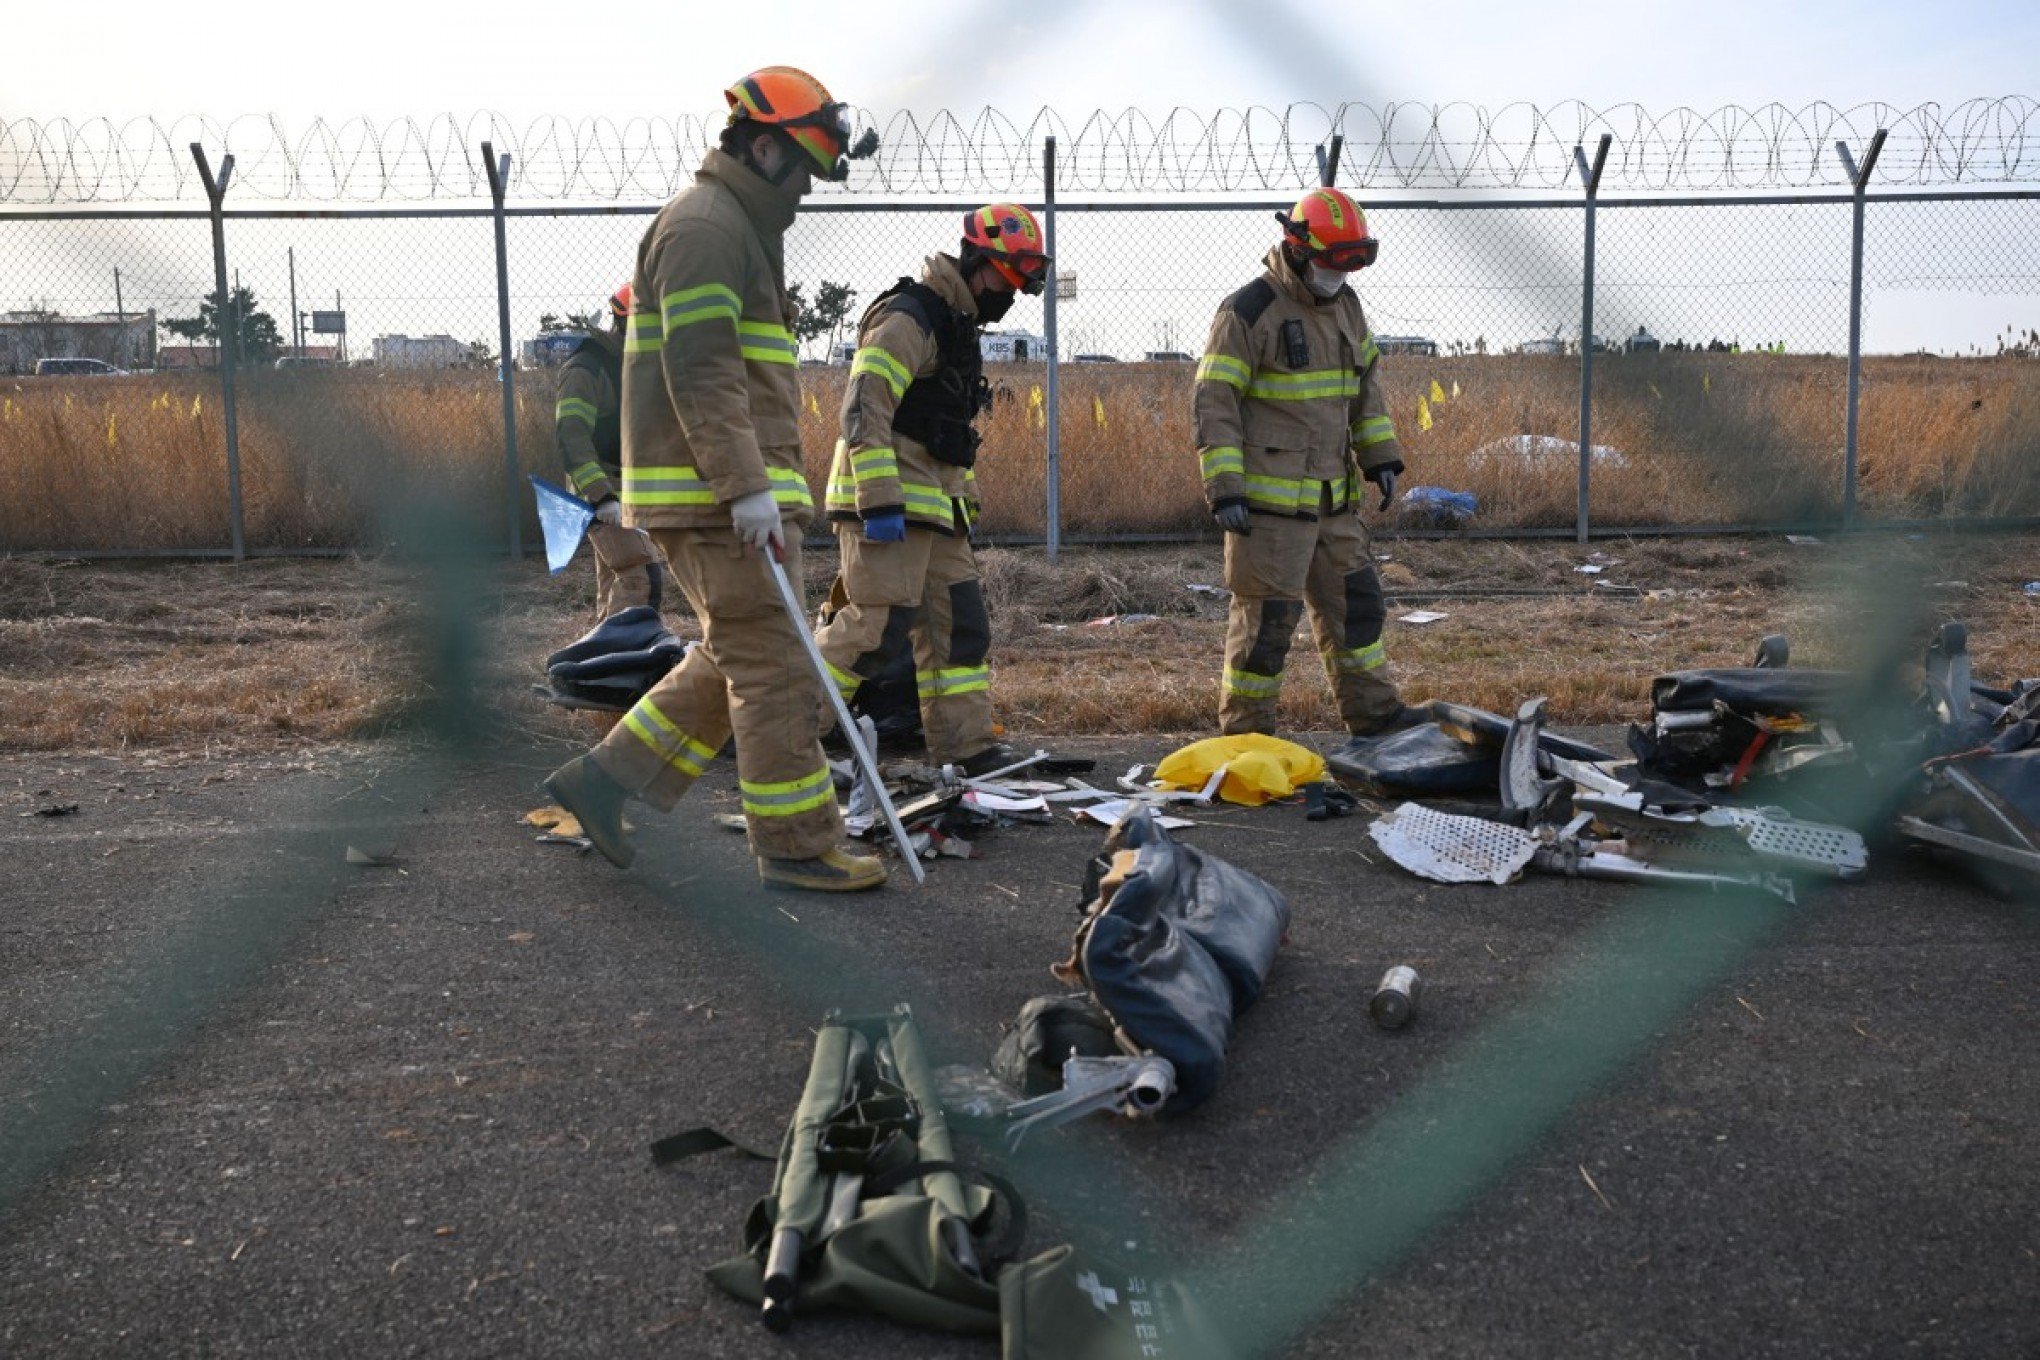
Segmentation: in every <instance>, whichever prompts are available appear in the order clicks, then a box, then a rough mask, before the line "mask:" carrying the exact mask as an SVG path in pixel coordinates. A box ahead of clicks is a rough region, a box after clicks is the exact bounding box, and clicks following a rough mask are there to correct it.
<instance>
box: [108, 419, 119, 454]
mask: <svg viewBox="0 0 2040 1360" xmlns="http://www.w3.org/2000/svg"><path fill="white" fill-rule="evenodd" d="M113 422H114V414H113V412H111V411H108V412H107V413H106V447H108V448H109V449H110V448H113V447H115V446H116V445H118V444H119V443H120V441H119V440H118V439H116V438H115V437H114V433H113V432H114V423H113Z"/></svg>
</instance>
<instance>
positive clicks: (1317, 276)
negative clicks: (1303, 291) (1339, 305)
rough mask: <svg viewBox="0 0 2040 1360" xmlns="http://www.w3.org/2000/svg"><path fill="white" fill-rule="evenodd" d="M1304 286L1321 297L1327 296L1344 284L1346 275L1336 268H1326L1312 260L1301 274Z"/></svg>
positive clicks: (1334, 292)
mask: <svg viewBox="0 0 2040 1360" xmlns="http://www.w3.org/2000/svg"><path fill="white" fill-rule="evenodd" d="M1303 282H1304V286H1305V287H1307V288H1309V289H1310V291H1311V292H1313V293H1316V294H1317V295H1318V296H1319V297H1321V298H1328V297H1331V296H1333V295H1334V294H1336V293H1337V292H1338V291H1339V290H1340V289H1341V288H1344V287H1345V286H1346V275H1345V273H1344V272H1343V271H1341V270H1337V269H1327V268H1325V267H1324V266H1323V265H1321V264H1318V263H1316V262H1315V261H1313V262H1312V263H1311V265H1310V267H1309V268H1308V269H1306V270H1305V271H1304V275H1303Z"/></svg>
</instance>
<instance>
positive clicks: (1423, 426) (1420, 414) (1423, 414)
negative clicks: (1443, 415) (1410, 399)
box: [1417, 397, 1431, 430]
mask: <svg viewBox="0 0 2040 1360" xmlns="http://www.w3.org/2000/svg"><path fill="white" fill-rule="evenodd" d="M1417 428H1418V429H1420V430H1428V429H1430V428H1431V403H1430V402H1428V401H1425V400H1424V399H1423V398H1422V397H1418V398H1417Z"/></svg>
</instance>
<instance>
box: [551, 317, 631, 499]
mask: <svg viewBox="0 0 2040 1360" xmlns="http://www.w3.org/2000/svg"><path fill="white" fill-rule="evenodd" d="M577 365H578V366H579V367H581V368H588V369H593V370H594V371H595V372H597V373H601V374H604V375H605V376H607V377H608V379H609V390H610V391H611V392H614V393H615V394H616V404H615V405H614V406H611V407H610V408H609V409H608V410H606V411H598V412H596V414H595V435H594V439H595V461H596V462H598V463H600V464H602V467H603V470H604V471H605V472H607V473H609V475H610V476H612V477H614V476H615V475H616V474H617V472H618V470H619V469H621V468H622V466H623V412H622V407H623V355H622V353H621V352H620V351H617V350H614V349H611V348H610V347H609V346H608V345H604V344H601V343H599V342H598V341H596V340H595V339H594V338H593V337H592V336H591V337H590V338H588V339H586V340H583V341H582V342H581V346H580V348H579V349H576V350H575V351H574V352H573V354H572V356H571V357H569V358H568V360H567V362H566V365H565V367H568V368H573V367H575V366H577Z"/></svg>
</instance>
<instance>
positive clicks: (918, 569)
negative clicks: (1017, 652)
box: [815, 524, 992, 763]
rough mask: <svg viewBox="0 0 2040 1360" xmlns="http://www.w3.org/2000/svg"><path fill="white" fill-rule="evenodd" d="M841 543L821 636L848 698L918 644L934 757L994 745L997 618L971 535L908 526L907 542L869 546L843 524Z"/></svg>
mask: <svg viewBox="0 0 2040 1360" xmlns="http://www.w3.org/2000/svg"><path fill="white" fill-rule="evenodd" d="M836 542H837V543H838V545H839V546H840V547H841V549H842V554H843V558H842V561H843V565H842V569H841V571H840V572H838V573H837V576H836V582H835V585H834V586H832V587H831V588H830V591H829V605H828V608H827V610H826V611H825V612H824V621H823V624H822V627H821V630H820V631H819V632H818V633H816V635H815V641H816V642H817V643H819V644H820V646H821V649H822V660H824V661H826V662H827V663H828V666H829V674H830V675H831V676H832V677H833V678H834V680H835V682H836V688H837V690H838V691H839V692H840V693H841V694H842V695H843V699H844V701H845V702H846V703H847V702H848V701H849V699H850V696H851V695H853V694H855V693H856V692H857V687H858V686H859V685H860V684H862V683H863V682H864V681H866V680H869V679H871V678H873V677H875V676H877V675H878V674H880V673H881V672H883V671H884V670H885V668H886V667H887V666H888V665H889V664H890V663H891V662H892V660H893V659H894V658H895V657H897V656H898V655H899V654H900V652H901V650H902V649H903V648H905V647H907V646H908V645H909V644H911V645H912V647H913V649H914V687H915V689H916V690H917V691H919V693H920V696H921V727H922V730H923V731H924V732H925V733H926V734H927V738H928V754H929V757H930V758H931V759H933V760H935V761H936V762H938V763H940V762H944V761H952V760H963V759H965V758H967V757H969V756H974V755H976V754H977V753H978V752H980V751H982V750H984V749H985V748H986V747H988V746H990V745H991V744H992V673H991V670H990V668H989V667H987V666H986V664H985V658H986V656H987V654H988V653H989V652H990V651H991V646H992V632H991V619H990V616H989V615H988V614H987V613H986V611H985V596H984V591H983V590H982V589H981V588H980V587H979V585H978V573H977V558H976V557H975V555H973V554H972V552H971V548H970V540H969V539H968V538H965V537H964V536H962V535H960V534H958V535H950V534H943V533H937V532H936V531H935V530H933V529H924V528H921V527H919V526H918V525H914V524H909V525H908V526H907V536H906V538H905V539H904V540H903V541H901V542H898V543H872V542H870V541H868V540H867V539H866V538H865V537H864V534H863V529H862V527H861V526H859V525H855V524H844V525H839V526H838V528H837V530H836Z"/></svg>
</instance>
